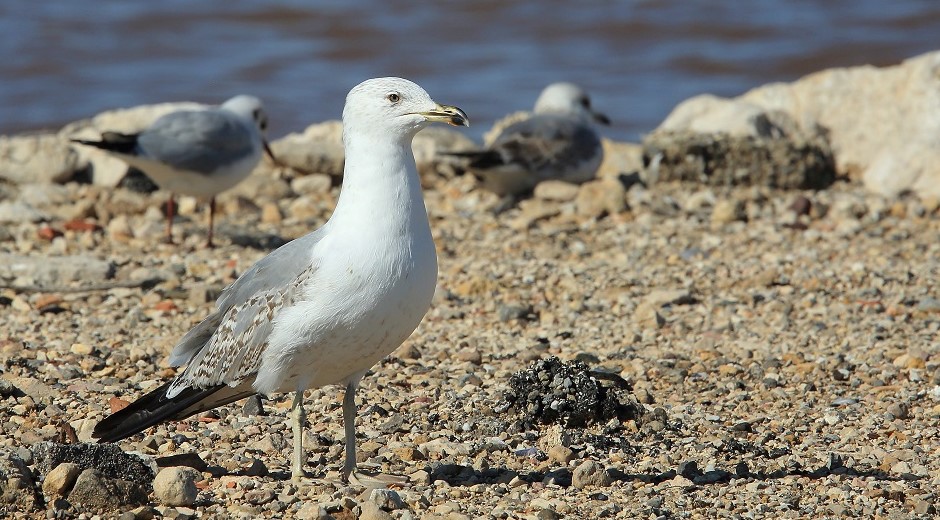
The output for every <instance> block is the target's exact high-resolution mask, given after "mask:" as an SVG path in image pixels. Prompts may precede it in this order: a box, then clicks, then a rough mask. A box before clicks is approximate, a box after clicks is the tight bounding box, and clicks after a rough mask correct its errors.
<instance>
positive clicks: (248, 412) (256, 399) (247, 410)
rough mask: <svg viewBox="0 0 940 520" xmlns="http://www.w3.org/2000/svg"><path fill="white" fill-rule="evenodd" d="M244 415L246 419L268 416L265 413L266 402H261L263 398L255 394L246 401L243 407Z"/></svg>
mask: <svg viewBox="0 0 940 520" xmlns="http://www.w3.org/2000/svg"><path fill="white" fill-rule="evenodd" d="M242 415H244V416H245V417H251V416H252V415H266V414H265V412H264V402H263V401H262V400H261V396H260V395H258V394H255V395H253V396H251V397H249V398H248V399H245V404H244V405H243V406H242Z"/></svg>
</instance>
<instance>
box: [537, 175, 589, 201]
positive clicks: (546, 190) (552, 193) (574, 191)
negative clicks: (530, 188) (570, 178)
mask: <svg viewBox="0 0 940 520" xmlns="http://www.w3.org/2000/svg"><path fill="white" fill-rule="evenodd" d="M578 189H579V187H578V185H577V184H572V183H570V182H564V181H558V180H547V181H542V182H540V183H538V184H537V185H536V186H535V190H534V192H533V195H535V196H536V197H538V198H540V199H544V200H554V201H557V202H570V201H572V200H574V199H575V197H577V196H578Z"/></svg>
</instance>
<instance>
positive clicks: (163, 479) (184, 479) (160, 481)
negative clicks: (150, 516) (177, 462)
mask: <svg viewBox="0 0 940 520" xmlns="http://www.w3.org/2000/svg"><path fill="white" fill-rule="evenodd" d="M201 478H202V476H201V475H200V474H199V472H198V471H196V470H194V469H192V468H187V467H180V466H175V467H170V468H163V469H161V470H160V472H159V473H157V477H156V478H155V479H154V481H153V495H154V498H156V500H157V502H158V503H160V504H162V505H165V506H191V505H193V504H194V503H195V502H196V496H197V495H198V494H199V490H198V489H197V488H196V480H197V479H200V480H201Z"/></svg>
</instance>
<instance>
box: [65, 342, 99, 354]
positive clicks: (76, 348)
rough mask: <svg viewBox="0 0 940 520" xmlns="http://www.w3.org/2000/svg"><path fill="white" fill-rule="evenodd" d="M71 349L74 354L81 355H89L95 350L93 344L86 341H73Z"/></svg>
mask: <svg viewBox="0 0 940 520" xmlns="http://www.w3.org/2000/svg"><path fill="white" fill-rule="evenodd" d="M69 351H71V352H72V354H78V355H79V356H87V355H89V354H91V353H92V352H93V351H94V348H92V346H91V345H86V344H84V343H73V344H72V346H71V347H69Z"/></svg>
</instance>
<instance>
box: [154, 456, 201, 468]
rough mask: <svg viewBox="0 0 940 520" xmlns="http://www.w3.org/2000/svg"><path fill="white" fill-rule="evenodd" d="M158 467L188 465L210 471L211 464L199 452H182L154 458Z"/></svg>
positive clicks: (188, 466)
mask: <svg viewBox="0 0 940 520" xmlns="http://www.w3.org/2000/svg"><path fill="white" fill-rule="evenodd" d="M154 462H156V463H157V466H158V467H161V468H171V467H174V466H186V467H187V468H193V469H195V470H197V471H208V470H209V464H208V463H206V461H204V460H202V457H200V456H199V454H197V453H180V454H177V455H167V456H166V457H157V458H156V459H154Z"/></svg>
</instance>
